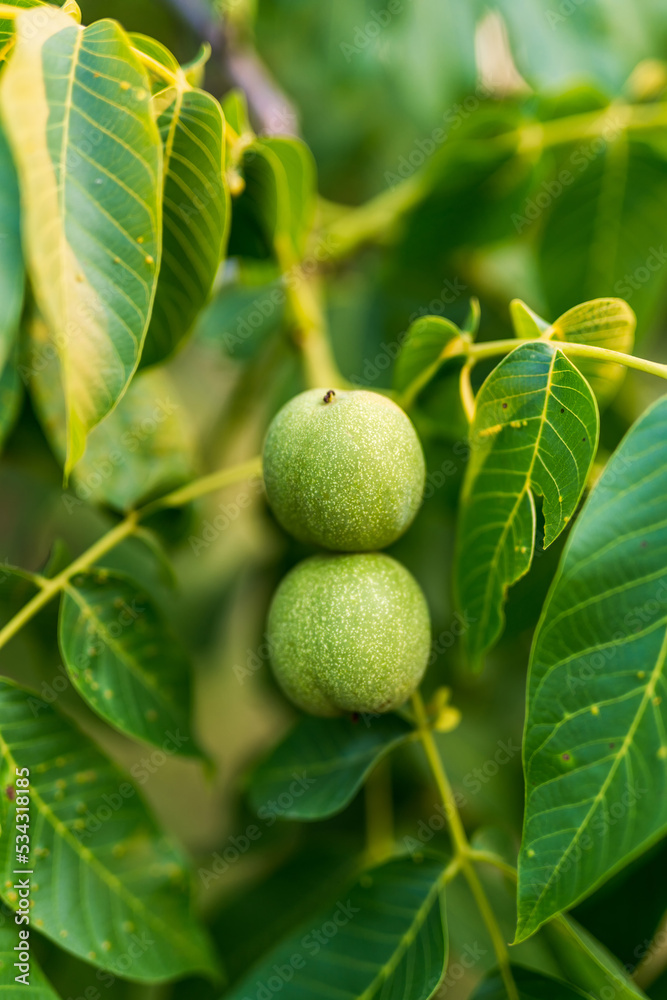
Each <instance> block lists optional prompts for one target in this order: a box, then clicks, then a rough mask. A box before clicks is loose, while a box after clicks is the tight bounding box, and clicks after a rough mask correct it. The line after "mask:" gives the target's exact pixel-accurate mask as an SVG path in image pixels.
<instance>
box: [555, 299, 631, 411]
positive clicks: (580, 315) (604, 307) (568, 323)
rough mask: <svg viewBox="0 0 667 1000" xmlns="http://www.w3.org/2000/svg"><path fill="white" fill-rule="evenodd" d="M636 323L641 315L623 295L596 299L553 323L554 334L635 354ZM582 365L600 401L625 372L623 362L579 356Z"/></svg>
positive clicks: (618, 382) (614, 389)
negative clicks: (624, 299)
mask: <svg viewBox="0 0 667 1000" xmlns="http://www.w3.org/2000/svg"><path fill="white" fill-rule="evenodd" d="M636 325H637V317H636V316H635V314H634V312H633V311H632V309H631V308H630V306H629V305H628V304H627V302H624V301H623V299H593V300H592V301H591V302H583V303H582V304H581V305H579V306H574V308H573V309H568V311H567V312H566V313H563V315H562V316H559V317H558V319H557V320H556V322H555V323H554V324H553V326H552V327H551V337H552V338H553V339H554V340H569V341H570V342H571V343H573V344H590V345H592V346H593V347H605V348H606V349H607V350H609V351H620V352H621V353H623V354H631V353H632V348H633V346H634V342H635V327H636ZM578 367H579V368H580V369H581V374H582V375H583V376H584V377H585V378H586V380H587V381H588V383H589V385H590V387H591V389H592V390H593V392H594V393H595V395H596V396H597V398H598V400H599V401H600V402H606V401H607V400H608V399H609V398H610V397H611V396H613V395H614V393H615V392H616V390H617V388H618V386H619V384H620V382H621V381H622V379H623V377H624V375H625V368H624V367H623V365H615V364H609V363H608V362H604V361H591V360H589V359H587V358H581V359H579V361H578Z"/></svg>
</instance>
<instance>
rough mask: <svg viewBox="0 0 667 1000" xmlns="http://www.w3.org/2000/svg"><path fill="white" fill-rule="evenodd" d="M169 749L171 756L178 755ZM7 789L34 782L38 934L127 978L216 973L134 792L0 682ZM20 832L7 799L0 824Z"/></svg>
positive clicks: (170, 850) (177, 863) (173, 862)
mask: <svg viewBox="0 0 667 1000" xmlns="http://www.w3.org/2000/svg"><path fill="white" fill-rule="evenodd" d="M172 749H173V747H171V746H169V747H167V750H172ZM0 755H1V770H2V773H1V775H0V786H1V787H2V788H3V789H6V788H7V787H8V786H11V787H14V785H15V775H16V769H17V768H28V770H29V772H30V830H31V841H30V844H31V855H30V856H31V859H33V861H34V864H35V868H36V871H37V872H38V875H34V876H33V880H32V891H31V902H32V904H33V906H32V908H31V911H30V920H31V926H32V927H34V928H36V929H37V930H39V931H40V932H41V933H42V934H45V935H46V936H47V937H48V938H50V939H51V940H52V941H55V942H56V943H57V944H58V946H59V947H61V948H64V949H65V950H66V951H69V952H71V953H72V954H74V955H77V956H78V957H79V958H81V959H83V960H84V961H85V962H90V963H91V964H93V965H96V966H98V967H100V968H102V969H108V970H109V971H110V972H112V973H114V974H115V975H118V976H120V977H121V978H129V979H133V980H138V981H140V982H159V981H162V980H165V979H171V978H174V977H176V976H181V975H184V974H185V973H187V972H195V971H199V972H202V973H205V974H207V975H215V974H216V972H217V969H216V964H215V960H214V959H213V957H212V953H211V949H210V945H209V942H208V939H207V937H206V935H205V933H204V931H203V930H202V928H201V927H200V925H199V923H198V922H197V920H196V919H195V918H194V916H193V914H192V910H191V902H190V892H189V876H188V873H187V871H186V869H185V867H184V863H183V858H182V856H181V854H180V852H179V851H177V850H176V849H175V848H174V847H173V846H172V845H171V844H170V843H169V842H168V841H167V839H166V838H165V837H164V836H163V835H162V834H161V833H160V831H159V830H158V829H157V827H156V825H155V823H154V821H153V819H152V818H151V816H150V814H149V812H148V811H147V809H146V807H145V805H144V803H143V801H142V800H141V798H140V796H139V793H138V791H137V789H136V787H135V786H134V785H133V784H132V783H131V782H129V781H128V779H127V777H126V775H125V774H124V773H123V772H122V771H120V770H119V769H118V768H117V767H116V766H115V765H114V764H112V763H111V762H110V761H109V760H108V759H107V758H106V757H104V756H103V755H102V754H101V753H100V752H99V750H98V749H97V748H96V747H95V745H94V744H93V743H91V741H90V740H89V739H88V738H87V737H85V736H84V735H83V734H82V733H80V732H79V731H78V730H77V729H75V728H74V727H73V725H72V724H71V723H69V722H67V721H66V720H65V719H64V718H63V717H62V716H61V715H60V714H59V713H58V712H56V710H55V709H54V708H52V707H51V706H49V705H46V704H45V703H44V702H42V701H39V699H37V698H36V697H35V696H32V695H31V694H30V692H29V691H26V690H24V689H22V688H20V687H17V686H16V685H15V684H13V683H11V682H10V681H6V680H0ZM10 823H11V824H12V825H13V824H14V806H13V797H12V798H10V797H9V796H7V795H6V794H3V795H2V796H0V824H1V825H2V826H3V828H4V827H6V826H7V825H8V824H10ZM15 868H16V860H15V845H14V839H13V838H12V837H2V838H0V875H1V882H0V895H2V898H3V900H4V901H5V903H7V905H8V906H9V907H10V908H11V909H13V910H16V908H17V905H18V895H17V893H16V891H15V890H14V889H13V888H11V886H13V884H14V881H15V878H16V876H14V874H13V871H14V869H15Z"/></svg>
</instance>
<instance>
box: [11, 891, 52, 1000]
mask: <svg viewBox="0 0 667 1000" xmlns="http://www.w3.org/2000/svg"><path fill="white" fill-rule="evenodd" d="M18 877H19V878H20V876H18ZM10 920H11V923H10ZM20 930H23V931H24V933H25V931H26V927H25V926H23V927H17V926H16V924H15V923H14V915H13V914H11V916H10V914H9V912H8V911H7V910H5V908H4V907H3V906H0V986H1V988H2V997H3V1000H58V996H57V994H56V993H55V991H54V989H53V987H52V986H51V985H50V984H49V982H48V980H47V978H46V976H45V975H44V973H43V972H42V970H41V969H40V967H39V965H38V964H37V960H36V958H35V955H34V953H33V952H34V941H33V940H30V939H29V950H28V954H29V956H30V958H29V962H28V966H29V972H28V978H27V980H24V981H22V982H17V981H16V979H17V977H18V976H22V975H24V974H25V973H24V972H23V970H22V969H20V968H19V969H17V968H14V963H15V962H17V961H20V953H17V952H16V951H15V948H16V946H17V945H18V944H19V940H20V939H19V931H20ZM21 943H23V940H21ZM26 984H27V985H26Z"/></svg>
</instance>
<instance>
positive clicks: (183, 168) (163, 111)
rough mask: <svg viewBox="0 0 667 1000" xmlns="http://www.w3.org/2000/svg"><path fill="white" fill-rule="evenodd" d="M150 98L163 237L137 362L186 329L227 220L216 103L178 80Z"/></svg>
mask: <svg viewBox="0 0 667 1000" xmlns="http://www.w3.org/2000/svg"><path fill="white" fill-rule="evenodd" d="M153 102H154V104H155V109H156V114H157V122H158V128H159V130H160V137H161V139H162V143H163V147H164V157H163V171H164V195H163V244H162V265H161V267H160V276H159V279H158V286H157V292H156V295H155V304H154V306H153V315H152V317H151V322H150V326H149V329H148V334H147V336H146V343H145V345H144V350H143V354H142V357H141V363H142V364H143V365H150V364H155V363H156V362H159V361H162V360H163V359H164V358H166V357H167V356H168V355H169V354H171V353H172V351H173V350H174V349H175V348H176V347H177V346H178V344H180V342H181V341H182V340H183V338H184V337H185V336H186V335H187V333H188V332H189V331H190V329H191V327H192V324H193V323H194V321H195V319H196V317H197V315H198V313H199V312H200V310H201V309H202V307H203V305H204V303H205V302H206V300H207V298H208V296H209V293H210V291H211V287H212V285H213V280H214V278H215V275H216V273H217V270H218V267H219V265H220V261H221V260H222V256H223V252H224V247H225V240H226V237H227V227H228V221H229V192H228V189H227V184H226V180H225V141H224V129H225V122H224V118H223V115H222V109H221V107H220V105H219V103H218V102H217V101H216V100H215V98H213V97H211V95H210V94H207V93H205V92H204V91H203V90H184V89H182V88H180V87H167V88H166V89H164V90H162V91H160V93H159V94H157V95H156V96H155V97H154V98H153Z"/></svg>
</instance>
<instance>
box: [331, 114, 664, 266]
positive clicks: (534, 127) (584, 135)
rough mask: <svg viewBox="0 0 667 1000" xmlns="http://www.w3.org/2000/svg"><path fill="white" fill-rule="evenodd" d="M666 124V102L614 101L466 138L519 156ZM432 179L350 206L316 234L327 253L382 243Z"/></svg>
mask: <svg viewBox="0 0 667 1000" xmlns="http://www.w3.org/2000/svg"><path fill="white" fill-rule="evenodd" d="M665 125H667V103H665V102H660V103H657V102H656V103H651V104H637V105H623V104H613V105H611V106H610V107H608V108H604V109H603V110H601V111H590V112H585V113H583V114H577V115H569V116H567V117H565V118H558V119H555V120H554V121H548V122H535V123H533V124H528V125H522V126H520V127H519V128H517V129H513V130H512V131H510V132H504V133H502V134H501V135H498V136H497V137H495V138H480V139H477V140H475V139H471V140H469V142H470V144H471V145H472V144H474V143H477V144H478V145H480V146H483V147H484V148H485V149H486V148H488V147H489V145H490V144H491V145H492V146H497V147H498V148H499V149H505V148H506V149H507V150H508V152H510V153H511V152H512V151H514V152H516V153H517V155H519V156H523V155H527V154H532V153H535V152H539V151H540V150H542V149H549V148H551V147H553V146H561V145H567V144H568V143H572V142H579V141H581V140H583V139H594V138H597V137H598V136H601V135H602V136H604V135H605V134H606V133H610V138H611V137H613V136H615V135H617V134H620V133H621V132H624V131H643V130H645V129H648V130H652V129H661V128H664V127H665ZM435 180H437V177H436V175H435V172H434V171H429V170H428V169H425V168H422V169H421V170H420V171H419V172H418V173H416V174H413V176H412V177H408V178H407V179H406V180H404V181H402V182H401V183H400V184H397V185H396V187H394V188H392V189H391V190H388V191H383V192H382V193H381V194H379V195H376V197H375V198H372V199H371V200H370V201H368V202H366V203H365V204H364V205H360V206H359V207H358V208H351V209H350V210H349V211H348V212H346V213H345V214H344V215H342V216H341V217H340V218H339V219H336V220H335V221H334V222H332V223H330V224H329V225H327V226H325V227H323V229H322V231H321V233H320V234H319V235H320V238H325V239H328V240H330V241H331V244H330V245H331V248H332V249H331V258H332V259H333V260H341V259H343V258H345V257H348V256H349V255H350V254H352V253H354V252H355V251H356V250H358V249H359V247H360V246H363V245H364V244H366V243H371V242H381V241H382V240H384V239H386V238H387V237H388V236H390V235H391V232H392V230H393V229H394V228H395V226H396V224H397V223H399V222H400V221H401V219H402V218H403V216H404V215H405V214H407V213H408V212H409V211H411V210H412V209H413V208H414V207H416V206H417V205H418V204H419V203H420V202H422V201H423V200H424V199H425V198H426V197H427V196H428V194H429V192H430V190H431V187H432V183H433V182H434V181H435Z"/></svg>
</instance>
